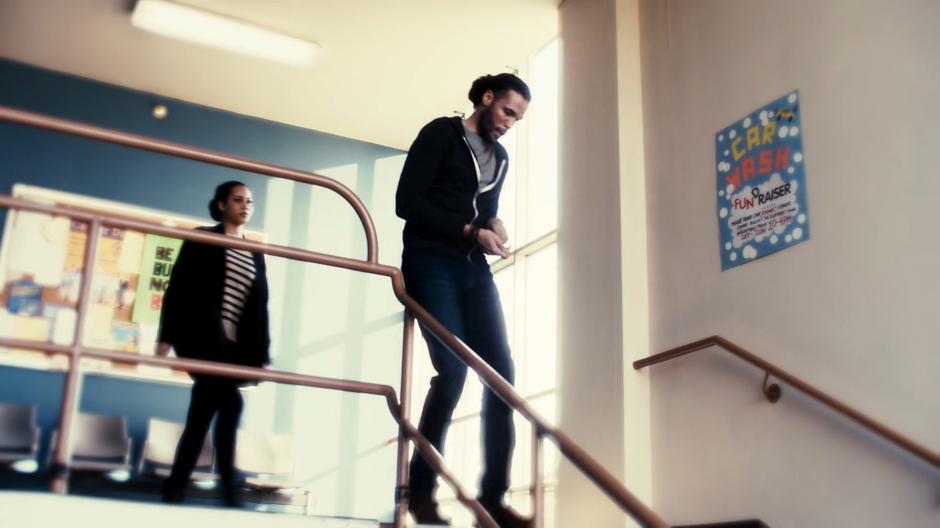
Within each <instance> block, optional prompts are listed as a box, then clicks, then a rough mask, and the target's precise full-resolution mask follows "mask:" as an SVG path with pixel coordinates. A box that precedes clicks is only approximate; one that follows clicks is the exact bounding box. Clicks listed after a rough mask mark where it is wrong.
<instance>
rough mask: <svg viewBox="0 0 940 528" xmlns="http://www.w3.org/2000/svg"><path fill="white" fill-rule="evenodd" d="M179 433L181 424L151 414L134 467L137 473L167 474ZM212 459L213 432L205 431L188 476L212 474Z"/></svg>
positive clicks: (201, 476) (181, 433)
mask: <svg viewBox="0 0 940 528" xmlns="http://www.w3.org/2000/svg"><path fill="white" fill-rule="evenodd" d="M182 435H183V424H181V423H177V422H168V421H166V420H160V419H158V418H151V419H150V421H149V422H148V423H147V438H146V440H144V449H143V453H141V455H140V464H138V468H137V472H138V474H139V475H151V476H157V477H167V476H169V474H170V470H171V469H172V468H173V458H174V457H175V456H176V446H177V444H178V443H179V440H180V436H182ZM212 459H213V449H212V435H208V434H207V435H206V439H205V442H204V443H203V444H202V451H200V453H199V458H198V459H197V460H196V468H195V469H194V470H193V474H192V477H191V478H192V479H193V480H208V479H213V478H215V474H214V473H213V471H212Z"/></svg>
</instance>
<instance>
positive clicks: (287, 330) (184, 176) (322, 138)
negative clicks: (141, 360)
mask: <svg viewBox="0 0 940 528" xmlns="http://www.w3.org/2000/svg"><path fill="white" fill-rule="evenodd" d="M0 79H2V82H0V104H2V105H4V106H10V107H15V108H19V109H24V110H29V111H32V112H37V113H42V114H48V115H53V116H58V117H63V118H67V119H73V120H77V121H82V122H86V123H89V124H94V125H100V126H105V127H109V128H114V129H118V130H123V131H127V132H132V133H136V134H143V135H147V136H152V137H156V138H160V139H165V140H169V141H174V142H180V143H185V144H189V145H193V146H197V147H203V148H208V149H212V150H218V151H221V152H226V153H231V154H236V155H239V156H243V157H248V158H253V159H257V160H260V161H266V162H271V163H275V164H279V165H286V166H290V167H295V168H300V169H305V170H311V171H318V170H320V169H324V168H329V167H337V166H343V165H355V166H356V167H357V171H358V173H357V176H356V179H355V184H354V186H353V189H354V190H355V191H356V192H357V193H358V194H359V195H360V196H361V197H362V198H363V199H364V201H365V202H366V205H367V206H369V207H370V208H371V206H372V205H373V204H372V199H373V185H374V183H375V182H374V181H373V178H374V167H375V165H376V161H377V160H380V159H383V158H388V157H391V156H396V155H400V154H401V152H400V151H398V150H395V149H391V148H387V147H383V146H379V145H373V144H368V143H364V142H359V141H354V140H350V139H345V138H341V137H338V136H334V135H330V134H325V133H320V132H315V131H311V130H306V129H302V128H298V127H293V126H287V125H283V124H278V123H273V122H269V121H265V120H261V119H256V118H252V117H247V116H243V115H238V114H234V113H230V112H225V111H221V110H217V109H213V108H207V107H204V106H199V105H195V104H190V103H186V102H182V101H178V100H173V99H169V98H165V97H161V96H158V95H154V94H149V93H145V92H139V91H134V90H129V89H126V88H121V87H117V86H113V85H108V84H104V83H100V82H95V81H91V80H88V79H82V78H78V77H73V76H69V75H64V74H60V73H56V72H51V71H47V70H42V69H39V68H35V67H32V66H28V65H23V64H19V63H15V62H11V61H6V60H0ZM310 96H311V97H316V94H315V93H311V94H310ZM157 102H159V103H163V104H166V105H167V106H168V107H169V115H168V117H167V118H166V119H164V120H156V119H154V118H153V117H152V116H151V114H150V111H151V107H152V106H153V104H155V103H157ZM229 179H240V180H242V181H245V182H246V183H247V184H248V185H249V186H250V187H251V188H252V190H253V191H254V195H255V199H256V203H258V204H265V203H266V197H267V192H268V190H269V189H268V185H269V179H268V178H267V177H264V176H259V175H254V174H246V173H241V172H239V171H234V170H231V169H226V168H220V167H215V166H211V165H205V164H201V163H197V162H193V161H188V160H180V159H175V158H171V157H167V156H163V155H159V154H154V153H149V152H144V151H138V150H134V149H128V148H124V147H119V146H115V145H109V144H104V143H98V142H94V141H90V140H85V139H80V138H75V137H71V136H67V135H63V134H58V133H53V132H48V131H43V130H37V129H32V128H28V127H23V126H19V125H13V124H9V123H0V193H4V194H9V193H10V190H11V187H12V185H13V184H14V183H18V182H22V183H27V184H30V185H35V186H40V187H47V188H52V189H58V190H62V191H68V192H73V193H78V194H83V195H89V196H95V197H100V198H106V199H111V200H118V201H121V202H126V203H130V204H135V205H140V206H145V207H151V208H157V209H162V210H167V211H172V212H176V213H181V214H184V215H188V216H196V217H202V218H206V223H207V224H208V223H210V221H209V220H208V218H207V214H206V203H207V202H208V200H209V198H210V197H211V195H212V191H213V189H214V187H215V186H216V185H217V184H218V183H220V182H222V181H225V180H229ZM386 183H387V182H386ZM385 188H387V185H385ZM385 194H387V193H385ZM312 196H313V194H312V193H311V192H310V190H309V189H308V188H306V187H297V188H295V191H294V193H293V196H292V197H291V200H292V203H291V204H285V206H287V205H290V206H291V211H292V212H291V219H290V222H288V225H290V228H289V232H284V233H278V232H273V231H274V230H275V229H278V228H275V227H272V226H265V225H264V224H263V222H264V214H263V211H260V210H259V211H258V212H257V213H256V215H255V217H254V219H253V220H252V224H251V225H249V228H250V229H256V230H260V231H265V232H266V233H267V234H268V235H269V237H271V238H272V239H275V240H281V241H284V242H289V243H291V244H293V245H301V246H302V245H303V244H304V242H306V240H307V238H306V237H307V229H308V227H307V225H306V223H307V222H309V219H310V209H311V207H314V205H315V200H314V199H312V198H311V197H312ZM380 199H382V200H388V199H389V197H387V196H382V197H380ZM350 215H352V213H351V212H350ZM2 222H3V220H2V219H0V230H2V225H3V224H2ZM363 246H364V245H363V244H361V243H359V242H357V243H355V244H353V245H352V247H353V250H354V251H355V252H359V253H360V254H359V255H351V256H358V257H360V258H362V257H364V249H363ZM293 264H294V263H290V264H289V265H288V266H287V272H286V273H287V279H288V281H290V280H292V277H301V271H300V268H299V267H292V266H293ZM288 284H290V282H288ZM272 302H284V303H295V302H298V301H297V299H281V300H276V299H272ZM284 311H285V313H293V312H292V311H291V310H290V309H285V310H284ZM303 324H304V321H300V320H295V321H293V322H292V323H291V324H290V325H289V324H287V323H285V326H284V329H283V332H284V333H283V335H281V336H275V339H279V338H280V341H281V342H288V343H289V342H291V337H290V335H289V334H291V333H296V332H298V331H299V330H298V328H299V327H300V326H302V325H303ZM295 361H296V359H294V358H292V357H291V355H290V352H289V351H287V352H282V355H281V357H280V358H278V360H277V362H276V363H275V366H276V367H278V368H286V369H288V370H290V369H291V367H292V366H293V365H294V363H295ZM62 380H63V376H62V374H61V373H54V372H43V371H34V370H28V369H22V368H13V367H2V366H0V400H4V401H15V402H28V403H36V404H38V405H39V421H40V425H41V427H42V428H43V431H44V439H48V433H49V431H50V430H52V429H53V428H55V423H56V421H57V417H58V406H59V398H60V395H61V391H62ZM188 399H189V393H188V388H187V387H180V386H176V385H169V384H158V383H146V382H140V381H131V380H126V379H118V378H109V377H103V376H98V375H90V376H87V377H86V380H85V383H84V387H83V393H82V399H81V407H82V410H83V411H86V412H97V413H105V414H123V415H126V416H128V419H129V425H130V429H131V434H132V435H133V436H134V443H135V446H136V449H135V451H138V452H139V448H140V446H141V444H142V441H143V435H144V432H145V429H146V423H147V419H148V418H149V417H151V416H153V417H161V418H165V419H175V420H178V421H182V420H183V419H184V417H185V411H186V405H187V403H188ZM278 412H283V414H284V415H285V416H289V415H290V410H289V409H287V410H285V409H281V410H279V411H278ZM285 420H286V419H285ZM286 427H289V424H288V426H286Z"/></svg>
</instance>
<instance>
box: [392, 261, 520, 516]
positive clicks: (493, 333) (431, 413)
mask: <svg viewBox="0 0 940 528" xmlns="http://www.w3.org/2000/svg"><path fill="white" fill-rule="evenodd" d="M402 273H403V276H404V279H405V287H406V289H407V290H408V294H409V295H411V297H413V298H414V299H415V300H416V301H418V303H419V304H421V305H422V306H423V307H424V308H425V309H426V310H428V311H429V312H430V313H431V315H433V316H434V317H435V318H436V319H437V320H438V321H440V322H441V324H443V325H444V326H445V327H446V328H447V329H448V330H450V331H451V332H453V333H454V335H456V336H457V337H458V338H459V339H460V340H461V341H463V342H464V343H466V344H467V346H469V347H470V348H471V349H473V350H474V351H475V352H476V353H477V354H478V355H479V356H480V357H481V358H483V360H484V361H486V362H487V363H488V364H489V365H490V366H491V367H493V369H495V370H496V372H498V373H499V374H500V375H502V376H503V377H504V378H506V380H507V381H509V382H510V383H513V364H512V358H511V357H510V353H509V342H508V340H507V338H506V323H505V321H504V320H503V310H502V306H501V305H500V301H499V292H498V291H497V290H496V285H495V284H494V283H493V275H492V273H490V269H489V265H488V264H487V263H486V260H485V259H484V258H483V256H482V255H481V254H479V253H477V254H474V255H473V259H472V261H471V260H470V259H468V258H467V257H466V256H461V255H450V254H444V253H440V252H434V251H433V250H426V249H421V250H411V251H409V250H407V249H406V250H405V252H404V254H403V255H402ZM424 337H425V340H426V341H427V343H428V350H429V351H430V354H431V363H432V364H433V365H434V369H435V370H436V371H437V375H436V376H434V377H433V378H432V379H431V386H430V388H429V390H428V394H427V398H426V399H425V402H424V410H423V411H422V413H421V421H420V423H419V425H418V429H419V430H420V431H421V434H423V435H424V436H425V437H427V439H428V440H429V441H430V442H431V443H432V444H433V445H434V447H436V448H437V449H438V451H441V452H443V446H444V439H445V437H446V436H447V429H448V427H449V425H450V421H451V416H452V415H453V412H454V408H455V407H456V406H457V401H458V400H459V399H460V394H461V392H462V391H463V386H464V381H465V380H466V377H467V366H466V365H465V364H464V363H463V362H462V361H461V360H459V359H458V358H457V357H456V356H455V355H454V354H452V353H451V352H450V351H449V350H447V348H446V347H444V346H443V345H442V344H441V343H440V342H438V340H437V339H436V338H434V337H433V336H432V335H430V334H428V333H427V332H425V334H424ZM481 422H482V429H483V478H482V481H481V483H480V498H481V499H483V500H486V501H489V502H499V501H501V500H502V498H503V494H504V493H505V492H506V490H507V489H508V488H509V466H510V460H511V458H512V449H513V443H514V441H515V430H514V429H513V422H512V410H511V409H510V408H509V407H508V406H507V405H506V404H505V403H504V402H503V401H502V400H501V399H499V397H498V396H496V395H494V394H493V393H492V392H491V391H490V390H489V389H485V390H484V392H483V409H482V416H481ZM436 480H437V479H436V475H435V474H434V470H433V469H431V466H430V465H428V463H427V462H425V460H424V459H423V458H422V457H421V456H420V454H418V453H417V451H416V452H415V455H414V456H413V457H412V462H411V480H410V484H409V487H410V491H411V495H412V497H423V498H429V497H430V496H431V495H433V492H434V488H435V481H436Z"/></svg>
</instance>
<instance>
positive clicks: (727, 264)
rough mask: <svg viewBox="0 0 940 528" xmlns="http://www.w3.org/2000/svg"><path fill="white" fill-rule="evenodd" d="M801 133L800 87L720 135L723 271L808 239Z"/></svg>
mask: <svg viewBox="0 0 940 528" xmlns="http://www.w3.org/2000/svg"><path fill="white" fill-rule="evenodd" d="M802 138H803V128H802V125H801V123H800V96H799V92H798V91H793V92H792V93H789V94H787V95H784V96H783V97H781V98H779V99H777V100H776V101H773V102H771V103H769V104H767V105H764V106H762V107H760V108H758V109H756V110H754V111H753V112H751V113H749V114H747V115H745V116H743V117H742V118H741V119H739V120H737V121H735V122H734V123H732V124H731V125H729V126H727V127H725V128H724V129H722V130H720V131H719V132H718V133H717V134H715V159H716V160H717V169H718V173H717V174H718V177H717V191H718V226H719V227H718V232H719V236H720V238H721V242H720V243H721V248H720V250H721V270H722V271H724V270H727V269H731V268H733V267H735V266H740V265H741V264H746V263H748V262H751V261H752V260H755V259H758V258H760V257H763V256H764V255H768V254H770V253H773V252H775V251H780V250H782V249H786V248H788V247H790V246H792V245H794V244H799V243H800V242H803V241H805V240H808V239H809V218H808V216H807V211H806V173H805V171H804V160H803V139H802Z"/></svg>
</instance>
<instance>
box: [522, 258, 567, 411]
mask: <svg viewBox="0 0 940 528" xmlns="http://www.w3.org/2000/svg"><path fill="white" fill-rule="evenodd" d="M557 257H558V252H557V246H556V245H554V244H552V245H551V246H548V247H547V248H545V249H543V250H541V251H539V252H538V253H535V254H534V255H531V256H530V257H528V258H527V259H526V264H525V271H526V279H525V281H526V284H525V292H526V293H525V295H526V299H525V303H526V310H525V332H526V351H525V352H526V353H525V354H523V355H522V356H521V358H520V359H522V358H524V360H525V363H520V362H519V361H518V360H517V365H520V366H521V368H520V369H519V375H518V376H517V377H518V378H519V379H520V380H522V381H523V382H524V386H525V389H526V394H535V393H539V392H543V391H545V390H548V389H553V388H554V387H555V374H556V366H557V347H558V344H557V338H558V336H557V324H556V323H557V320H556V316H557V314H556V312H557V305H558V293H557V291H558V288H557V284H556V283H557V280H556V278H557V274H558V269H557Z"/></svg>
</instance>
